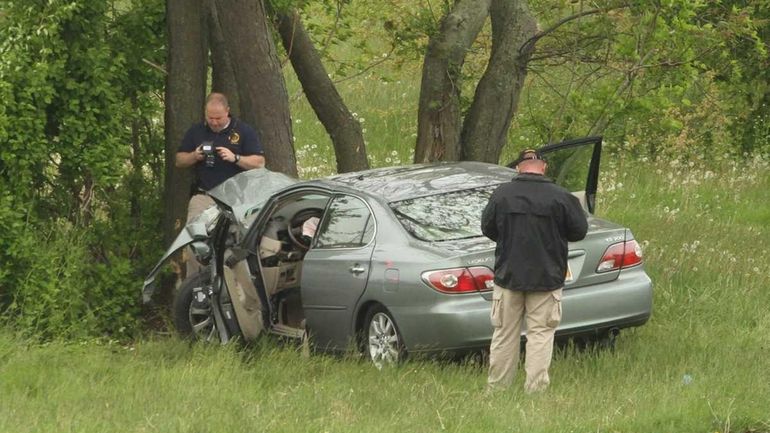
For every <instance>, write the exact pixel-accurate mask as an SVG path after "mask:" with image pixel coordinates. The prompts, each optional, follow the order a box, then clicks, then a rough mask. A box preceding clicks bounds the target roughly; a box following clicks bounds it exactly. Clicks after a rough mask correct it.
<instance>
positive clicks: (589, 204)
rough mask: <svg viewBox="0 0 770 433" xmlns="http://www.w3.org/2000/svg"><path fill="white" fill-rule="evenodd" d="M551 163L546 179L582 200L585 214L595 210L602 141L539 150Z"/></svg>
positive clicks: (595, 139)
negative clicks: (548, 178)
mask: <svg viewBox="0 0 770 433" xmlns="http://www.w3.org/2000/svg"><path fill="white" fill-rule="evenodd" d="M540 152H542V154H543V156H545V158H546V159H547V161H548V167H547V168H546V172H545V174H546V176H548V177H550V178H551V179H553V180H554V182H556V183H557V184H558V185H561V186H562V187H564V188H566V189H567V190H568V191H571V192H572V193H574V194H576V195H578V196H579V198H580V200H581V202H582V203H583V205H584V206H585V208H586V210H587V211H588V212H589V213H591V214H593V213H594V211H595V208H596V190H597V187H598V185H599V162H600V159H601V155H602V137H600V136H599V137H585V138H579V139H575V140H567V141H563V142H561V143H555V144H549V145H546V146H543V147H542V148H540Z"/></svg>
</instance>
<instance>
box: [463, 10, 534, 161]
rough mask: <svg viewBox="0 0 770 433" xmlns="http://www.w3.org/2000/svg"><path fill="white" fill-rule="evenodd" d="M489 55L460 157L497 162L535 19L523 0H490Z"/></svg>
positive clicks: (515, 102)
mask: <svg viewBox="0 0 770 433" xmlns="http://www.w3.org/2000/svg"><path fill="white" fill-rule="evenodd" d="M490 17H491V19H492V54H491V56H490V59H489V64H488V65H487V70H486V71H485V72H484V75H483V76H482V77H481V80H480V81H479V84H478V86H477V87H476V94H475V96H474V98H473V103H472V104H471V107H470V109H469V111H468V114H467V115H466V117H465V121H464V123H463V132H462V140H461V142H462V159H464V160H473V161H486V162H492V163H495V164H497V163H498V162H499V160H500V153H501V152H502V150H503V146H505V143H506V142H507V137H508V130H509V129H510V127H511V120H512V119H513V115H514V114H515V113H516V109H517V108H518V104H519V96H520V94H521V89H522V87H523V86H524V80H525V79H526V77H527V64H528V62H529V59H530V57H531V56H532V52H533V51H534V47H535V44H534V43H528V41H530V39H532V38H533V37H534V35H535V34H536V33H537V22H536V20H535V18H534V17H533V16H532V14H531V13H530V12H529V8H528V7H527V3H526V1H523V0H493V2H492V7H491V8H490Z"/></svg>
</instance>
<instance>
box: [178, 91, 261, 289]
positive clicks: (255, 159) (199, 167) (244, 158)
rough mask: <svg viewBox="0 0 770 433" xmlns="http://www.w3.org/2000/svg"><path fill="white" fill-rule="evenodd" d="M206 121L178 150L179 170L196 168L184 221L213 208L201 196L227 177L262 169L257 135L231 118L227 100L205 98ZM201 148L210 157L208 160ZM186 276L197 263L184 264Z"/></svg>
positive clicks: (194, 128)
mask: <svg viewBox="0 0 770 433" xmlns="http://www.w3.org/2000/svg"><path fill="white" fill-rule="evenodd" d="M205 115H206V121H205V122H202V123H196V124H194V125H193V126H191V127H190V128H189V129H188V130H187V132H186V133H185V135H184V138H183V139H182V144H181V145H180V146H179V149H177V153H176V166H177V167H178V168H187V167H193V166H194V167H195V188H194V190H193V195H192V197H191V198H190V203H189V205H188V207H187V221H190V220H192V219H193V218H195V217H196V216H197V215H199V214H200V213H201V212H203V211H204V210H206V209H207V208H208V207H210V206H211V205H213V204H214V201H213V200H212V199H211V197H209V196H207V195H205V194H202V192H203V191H208V190H210V189H211V188H214V187H215V186H217V185H219V184H220V183H222V182H224V181H225V180H227V179H229V178H230V177H232V176H234V175H236V174H238V173H240V172H242V171H246V170H251V169H252V168H261V167H264V166H265V156H264V150H263V149H262V144H261V143H260V142H259V136H258V135H257V132H256V131H255V130H254V128H252V127H251V126H249V125H248V124H246V123H244V122H242V121H241V120H239V119H236V118H235V117H232V116H230V105H229V104H228V102H227V97H226V96H225V95H223V94H221V93H211V94H210V95H209V96H208V97H206V107H205ZM204 147H207V148H210V149H211V150H212V152H213V154H211V155H209V156H208V158H207V155H206V153H205V152H204ZM187 270H188V272H187V275H188V276H189V275H192V273H191V272H195V271H197V263H194V260H187Z"/></svg>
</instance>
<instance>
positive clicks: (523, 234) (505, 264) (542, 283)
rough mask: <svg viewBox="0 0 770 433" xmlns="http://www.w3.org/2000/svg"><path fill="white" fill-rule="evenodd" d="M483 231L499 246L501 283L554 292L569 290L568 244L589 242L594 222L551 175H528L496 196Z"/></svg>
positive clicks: (497, 281) (497, 273) (497, 266)
mask: <svg viewBox="0 0 770 433" xmlns="http://www.w3.org/2000/svg"><path fill="white" fill-rule="evenodd" d="M481 231H482V232H483V233H484V235H486V236H487V237H488V238H490V239H492V240H493V241H495V242H497V247H496V248H495V284H497V285H498V286H500V287H505V288H507V289H511V290H518V291H548V290H555V289H558V288H561V287H562V286H564V278H565V276H566V273H567V242H568V241H570V242H575V241H579V240H581V239H583V238H584V237H585V235H586V232H587V231H588V222H587V221H586V215H585V212H584V211H583V208H582V207H581V206H580V202H579V201H578V199H577V198H576V197H575V196H573V195H572V194H570V192H569V191H567V190H566V189H564V188H562V187H560V186H558V185H556V184H554V183H553V181H552V180H550V179H549V178H547V177H545V176H541V175H538V174H529V173H526V174H520V175H518V176H516V177H514V178H513V180H511V182H509V183H506V184H503V185H500V186H499V187H498V188H497V189H496V190H495V192H494V193H492V197H490V199H489V203H487V206H486V208H485V209H484V213H483V214H482V216H481Z"/></svg>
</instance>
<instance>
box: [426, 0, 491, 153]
mask: <svg viewBox="0 0 770 433" xmlns="http://www.w3.org/2000/svg"><path fill="white" fill-rule="evenodd" d="M490 2H491V0H458V1H457V2H456V3H455V5H454V9H453V10H452V11H451V12H450V13H448V14H447V15H446V16H444V18H443V19H442V21H441V28H440V30H439V32H438V33H437V34H436V35H434V36H431V38H430V41H429V42H428V50H427V52H426V53H425V61H424V63H423V69H422V83H421V84H420V106H419V109H418V112H417V144H416V146H415V152H414V162H416V163H420V162H427V161H436V160H456V159H458V158H459V156H460V72H461V70H462V66H463V62H464V61H465V55H466V53H467V52H468V49H469V48H470V47H471V45H472V44H473V41H474V40H475V39H476V36H477V35H478V33H479V31H481V28H482V26H483V25H484V21H485V20H486V17H487V14H488V12H489V5H490Z"/></svg>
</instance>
